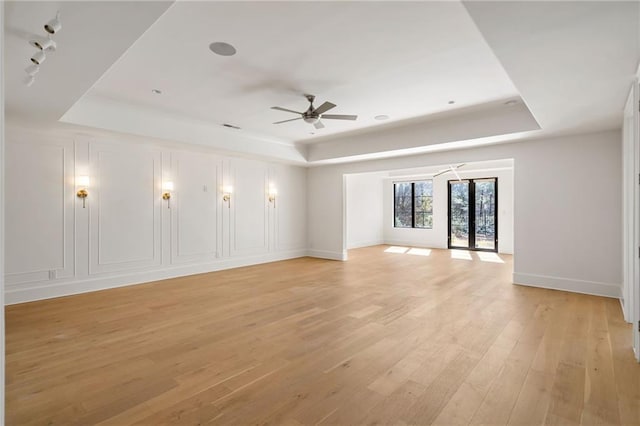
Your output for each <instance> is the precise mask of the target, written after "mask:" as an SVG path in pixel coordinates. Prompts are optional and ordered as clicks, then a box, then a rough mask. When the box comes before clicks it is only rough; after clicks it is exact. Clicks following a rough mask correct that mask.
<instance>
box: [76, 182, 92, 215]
mask: <svg viewBox="0 0 640 426" xmlns="http://www.w3.org/2000/svg"><path fill="white" fill-rule="evenodd" d="M76 187H77V188H78V192H76V195H77V196H78V198H82V208H83V209H84V208H86V207H87V204H86V200H87V197H88V196H89V191H87V188H89V176H78V177H77V178H76Z"/></svg>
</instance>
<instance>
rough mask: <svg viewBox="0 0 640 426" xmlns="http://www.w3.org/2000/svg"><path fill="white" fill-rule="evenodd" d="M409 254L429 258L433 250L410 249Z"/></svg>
mask: <svg viewBox="0 0 640 426" xmlns="http://www.w3.org/2000/svg"><path fill="white" fill-rule="evenodd" d="M407 254H412V255H414V256H429V255H430V254H431V250H430V249H422V248H415V247H414V248H412V249H410V250H409V251H408V252H407Z"/></svg>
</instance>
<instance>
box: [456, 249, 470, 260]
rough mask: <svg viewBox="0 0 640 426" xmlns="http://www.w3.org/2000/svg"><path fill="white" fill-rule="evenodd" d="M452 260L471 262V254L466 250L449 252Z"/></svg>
mask: <svg viewBox="0 0 640 426" xmlns="http://www.w3.org/2000/svg"><path fill="white" fill-rule="evenodd" d="M451 258H452V259H461V260H472V259H471V253H469V252H468V251H466V250H451Z"/></svg>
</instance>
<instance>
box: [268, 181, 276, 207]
mask: <svg viewBox="0 0 640 426" xmlns="http://www.w3.org/2000/svg"><path fill="white" fill-rule="evenodd" d="M276 195H278V190H277V189H276V188H275V187H273V186H271V185H269V202H270V203H273V208H274V209H275V208H276Z"/></svg>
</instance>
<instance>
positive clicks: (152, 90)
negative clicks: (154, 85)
mask: <svg viewBox="0 0 640 426" xmlns="http://www.w3.org/2000/svg"><path fill="white" fill-rule="evenodd" d="M151 93H153V94H154V95H162V90H158V89H151Z"/></svg>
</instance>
